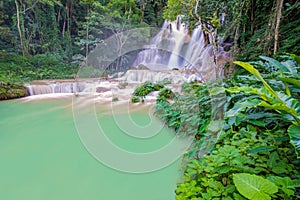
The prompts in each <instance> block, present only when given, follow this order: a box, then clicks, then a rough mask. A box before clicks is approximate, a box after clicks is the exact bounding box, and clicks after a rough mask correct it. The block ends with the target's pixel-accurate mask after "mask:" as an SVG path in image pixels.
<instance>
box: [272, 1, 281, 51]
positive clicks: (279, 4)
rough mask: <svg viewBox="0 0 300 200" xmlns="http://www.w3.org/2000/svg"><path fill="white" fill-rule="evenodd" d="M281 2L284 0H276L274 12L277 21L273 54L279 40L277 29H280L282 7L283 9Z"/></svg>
mask: <svg viewBox="0 0 300 200" xmlns="http://www.w3.org/2000/svg"><path fill="white" fill-rule="evenodd" d="M283 1H284V0H277V10H276V15H277V20H276V28H275V36H274V40H275V41H274V52H273V53H274V54H275V53H276V52H277V50H278V40H279V27H280V20H281V16H282V7H283Z"/></svg>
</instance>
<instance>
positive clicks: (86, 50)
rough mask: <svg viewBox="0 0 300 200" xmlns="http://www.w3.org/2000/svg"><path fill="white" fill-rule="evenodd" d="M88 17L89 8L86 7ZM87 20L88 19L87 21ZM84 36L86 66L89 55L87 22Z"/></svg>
mask: <svg viewBox="0 0 300 200" xmlns="http://www.w3.org/2000/svg"><path fill="white" fill-rule="evenodd" d="M89 15H90V7H89V5H87V16H88V17H89ZM88 20H89V19H88ZM85 31H86V35H85V40H86V41H85V65H86V66H87V64H88V54H89V43H88V41H89V22H87V26H86V30H85Z"/></svg>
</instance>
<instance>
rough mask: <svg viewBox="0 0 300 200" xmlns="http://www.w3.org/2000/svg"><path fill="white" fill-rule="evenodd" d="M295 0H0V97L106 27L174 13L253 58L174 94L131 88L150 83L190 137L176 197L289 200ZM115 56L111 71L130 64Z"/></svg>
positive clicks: (52, 73)
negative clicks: (221, 78)
mask: <svg viewBox="0 0 300 200" xmlns="http://www.w3.org/2000/svg"><path fill="white" fill-rule="evenodd" d="M299 6H300V2H299V1H298V0H226V1H225V0H210V1H208V0H196V1H195V0H168V1H166V0H159V1H154V0H126V1H124V0H111V1H106V0H26V1H24V0H0V99H6V98H13V97H19V96H24V95H26V90H25V88H24V87H23V86H22V84H21V83H23V82H29V81H31V80H34V79H58V78H74V77H75V76H76V75H75V74H76V73H77V71H78V67H79V64H80V63H84V61H85V60H86V59H85V58H86V57H87V55H88V54H89V52H91V51H92V50H93V49H94V48H95V46H96V44H99V43H102V42H103V41H104V40H105V39H106V38H108V37H109V36H111V35H112V34H115V33H121V32H122V31H125V30H128V29H131V28H135V27H144V26H156V27H157V26H158V27H160V26H161V25H162V23H163V21H164V18H165V19H168V20H174V19H175V18H176V17H177V16H178V15H184V18H183V20H184V21H185V22H186V23H187V24H188V26H189V28H190V29H191V30H192V29H193V28H194V27H195V26H196V25H200V26H202V28H203V30H204V31H205V32H204V34H205V35H206V36H207V37H206V38H207V39H206V41H205V42H206V43H207V44H208V43H211V44H212V45H213V47H215V48H214V51H218V48H216V47H217V45H218V43H219V42H220V41H219V40H220V39H221V38H219V37H218V36H222V37H223V40H224V42H225V43H226V42H228V43H233V45H234V46H233V47H234V48H233V49H232V52H233V53H234V55H235V57H236V58H237V59H238V60H243V61H248V60H253V62H249V63H244V62H236V64H237V65H239V66H241V67H240V68H237V69H236V72H235V75H233V76H232V77H228V78H227V79H226V80H225V81H219V82H218V81H214V83H205V84H203V85H199V84H198V83H185V84H183V85H182V93H183V94H182V95H179V94H174V93H173V92H172V91H171V90H170V89H168V88H164V87H163V85H164V84H160V83H158V84H153V83H150V82H146V83H145V84H143V85H142V86H140V87H139V88H137V90H136V91H135V94H134V95H135V96H134V97H133V98H132V101H133V102H137V101H140V100H142V99H143V98H144V97H145V96H146V95H147V94H149V93H150V92H152V91H155V90H160V92H159V96H158V99H157V112H156V114H157V115H158V116H159V117H161V118H162V119H163V120H165V121H166V122H167V123H168V125H169V126H170V127H172V128H174V129H175V130H176V131H177V134H178V135H182V136H185V135H192V136H194V137H195V142H194V144H193V146H192V147H191V149H190V152H189V153H187V155H186V158H185V161H184V163H183V170H184V176H183V180H182V182H181V183H179V184H178V187H177V190H176V195H177V196H176V198H177V199H178V200H183V199H186V200H190V199H192V200H193V199H194V200H196V199H245V198H248V199H271V198H272V199H297V198H298V199H299V198H300V197H299V196H300V191H299V185H300V183H299V182H300V181H299V178H300V164H299V163H300V161H299V159H298V157H299V151H300V146H299V143H300V142H299V140H300V135H299V133H300V103H299V101H300V73H299V57H298V56H296V55H297V54H299V50H300V49H299V45H298V44H299V42H300V39H299V37H298V35H299V28H300V26H299V24H300V17H299V16H300V9H299ZM215 33H216V34H215ZM208 38H210V39H208ZM285 52H290V53H291V54H286V53H285ZM295 54H296V55H295ZM259 55H264V56H260V57H259ZM120 56H121V57H120V59H117V60H116V62H114V63H111V65H110V66H109V68H110V69H111V70H124V69H126V68H128V67H131V66H128V65H130V60H132V58H130V57H128V56H127V57H126V58H125V57H122V56H123V55H120ZM131 56H134V54H133V55H131ZM266 56H272V57H274V58H275V59H276V60H275V59H272V58H270V57H266ZM121 58H122V59H121ZM254 61H255V62H254ZM250 74H252V75H250ZM95 76H98V74H95ZM115 100H116V99H115ZM171 100H172V101H171ZM191 111H193V112H191ZM250 188H252V189H250Z"/></svg>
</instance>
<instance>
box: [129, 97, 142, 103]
mask: <svg viewBox="0 0 300 200" xmlns="http://www.w3.org/2000/svg"><path fill="white" fill-rule="evenodd" d="M131 102H132V103H138V102H140V97H137V96H133V97H131Z"/></svg>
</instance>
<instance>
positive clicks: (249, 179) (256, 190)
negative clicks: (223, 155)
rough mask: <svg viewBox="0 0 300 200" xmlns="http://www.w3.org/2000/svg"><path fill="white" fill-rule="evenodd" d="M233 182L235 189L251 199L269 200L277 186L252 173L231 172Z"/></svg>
mask: <svg viewBox="0 0 300 200" xmlns="http://www.w3.org/2000/svg"><path fill="white" fill-rule="evenodd" d="M233 183H234V185H235V186H236V188H237V190H238V191H239V192H240V193H241V194H242V195H243V196H245V197H247V198H248V199H251V200H271V196H270V195H272V194H274V193H276V192H278V187H277V186H276V185H275V184H274V183H272V182H271V181H269V180H267V179H265V178H262V177H260V176H256V175H254V174H248V173H239V174H233Z"/></svg>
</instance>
